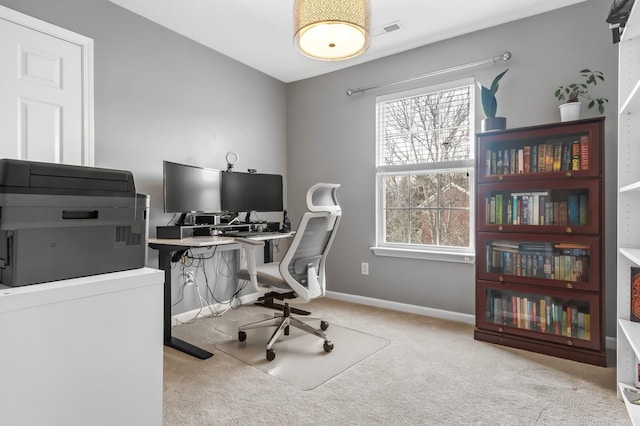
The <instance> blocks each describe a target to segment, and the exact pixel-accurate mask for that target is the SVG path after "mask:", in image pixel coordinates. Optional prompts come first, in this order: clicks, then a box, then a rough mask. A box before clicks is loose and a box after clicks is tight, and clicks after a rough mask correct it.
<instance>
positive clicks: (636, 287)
mask: <svg viewBox="0 0 640 426" xmlns="http://www.w3.org/2000/svg"><path fill="white" fill-rule="evenodd" d="M630 272H631V274H630V275H631V277H630V278H631V281H630V285H629V287H630V291H631V294H630V296H631V298H630V307H631V312H629V319H630V320H631V321H634V322H640V268H637V267H631V271H630Z"/></svg>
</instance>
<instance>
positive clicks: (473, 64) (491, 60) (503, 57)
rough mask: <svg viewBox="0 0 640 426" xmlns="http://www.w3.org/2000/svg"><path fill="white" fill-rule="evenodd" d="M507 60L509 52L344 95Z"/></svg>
mask: <svg viewBox="0 0 640 426" xmlns="http://www.w3.org/2000/svg"><path fill="white" fill-rule="evenodd" d="M509 59H511V52H504V53H503V54H502V55H498V56H492V57H490V58H487V59H482V60H480V61H476V62H469V63H468V64H462V65H457V66H455V67H451V68H445V69H442V70H437V71H431V72H428V73H426V74H421V75H416V76H414V77H408V78H403V79H400V80H394V81H390V82H387V83H380V84H374V85H371V86H366V87H360V88H359V89H347V92H346V93H347V96H351V95H353V94H354V93H364V92H365V91H367V90H371V89H377V88H379V87H384V86H390V85H392V84H398V83H406V82H409V81H414V80H419V79H421V78H427V77H433V76H434V75H440V74H446V73H448V72H453V71H459V70H463V69H465V68H471V67H477V66H478V65H484V64H490V63H496V62H498V61H508V60H509Z"/></svg>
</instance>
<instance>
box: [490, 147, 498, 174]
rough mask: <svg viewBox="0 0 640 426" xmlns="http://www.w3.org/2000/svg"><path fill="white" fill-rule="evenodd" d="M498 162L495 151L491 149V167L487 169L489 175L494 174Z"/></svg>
mask: <svg viewBox="0 0 640 426" xmlns="http://www.w3.org/2000/svg"><path fill="white" fill-rule="evenodd" d="M497 163H498V154H496V152H495V151H491V169H490V170H489V174H490V175H495V174H496V167H497Z"/></svg>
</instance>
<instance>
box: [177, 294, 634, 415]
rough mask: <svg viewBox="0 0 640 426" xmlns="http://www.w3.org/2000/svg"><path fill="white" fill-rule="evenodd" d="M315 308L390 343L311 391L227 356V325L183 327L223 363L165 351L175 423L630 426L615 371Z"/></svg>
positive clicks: (405, 322) (469, 335)
mask: <svg viewBox="0 0 640 426" xmlns="http://www.w3.org/2000/svg"><path fill="white" fill-rule="evenodd" d="M306 306H307V307H309V308H310V309H311V310H312V311H313V314H314V315H315V316H322V317H325V318H326V319H328V321H329V322H331V323H335V324H339V325H341V326H344V327H349V328H352V329H354V330H359V331H361V332H364V333H369V334H372V335H375V336H380V337H384V338H386V339H388V340H389V341H390V342H391V343H390V344H389V345H388V346H386V347H384V348H382V349H381V350H379V351H377V352H375V353H374V354H373V355H371V356H369V357H368V358H366V359H364V360H363V361H361V362H359V363H358V364H356V365H354V366H353V367H351V368H349V369H347V370H346V371H344V372H342V373H340V374H338V375H337V376H336V377H333V378H332V379H330V380H328V381H327V382H325V383H323V384H321V385H320V386H318V387H316V388H315V389H313V390H308V391H302V390H300V389H299V388H298V387H296V386H294V385H290V384H288V383H286V382H283V381H281V380H278V379H277V378H274V377H272V376H270V375H268V374H265V373H264V372H262V371H260V370H258V369H256V368H253V367H251V366H250V365H247V364H245V363H244V362H242V361H239V360H237V359H236V358H234V357H232V356H230V355H227V354H226V353H224V352H222V351H220V350H217V349H216V348H215V345H216V344H218V343H220V342H223V341H225V340H226V339H230V338H231V337H230V336H228V335H226V334H224V333H222V332H220V331H218V330H216V321H221V320H222V319H220V318H219V319H215V318H213V319H205V320H199V321H197V322H196V323H195V324H189V325H181V326H178V327H176V328H175V329H174V335H175V336H177V337H181V338H184V339H185V340H187V341H189V342H190V343H193V344H196V345H198V346H201V347H203V348H206V349H208V350H211V351H212V352H214V353H215V356H214V357H212V358H210V359H208V360H205V361H202V360H198V359H195V358H192V357H190V356H188V355H185V354H182V353H180V352H177V351H175V350H173V349H169V348H165V357H164V425H165V426H172V425H180V426H182V425H334V424H342V425H373V424H380V425H469V424H475V425H565V426H566V425H629V424H631V422H630V421H629V419H628V416H627V414H626V410H625V407H624V404H623V403H622V402H621V401H619V400H618V399H617V398H616V372H615V368H603V367H595V366H591V365H587V364H582V363H578V362H574V361H567V360H563V359H558V358H553V357H549V356H545V355H539V354H534V353H530V352H525V351H520V350H517V349H510V348H506V347H502V346H496V345H492V344H489V343H483V342H477V341H475V340H473V327H472V326H470V325H467V324H462V323H456V322H451V321H446V320H440V319H434V318H429V317H424V316H419V315H412V314H405V313H400V312H395V311H389V310H384V309H378V308H372V307H367V306H361V305H355V304H350V303H346V302H341V301H336V300H330V299H327V298H324V299H320V300H316V301H314V302H312V303H311V304H309V305H306ZM263 309H264V308H258V307H254V306H246V307H242V308H241V309H240V310H239V311H233V312H230V313H228V314H225V315H239V318H241V317H242V316H244V315H245V314H246V315H247V316H251V315H255V314H256V313H258V312H261V311H263ZM239 321H240V322H242V321H241V320H239Z"/></svg>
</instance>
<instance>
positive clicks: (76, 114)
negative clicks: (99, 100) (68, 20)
mask: <svg viewBox="0 0 640 426" xmlns="http://www.w3.org/2000/svg"><path fill="white" fill-rule="evenodd" d="M52 33H53V34H54V35H52ZM68 33H69V32H68V31H66V30H63V29H59V28H58V27H54V26H52V25H50V24H47V23H44V22H42V21H39V20H36V19H34V18H30V17H27V16H26V15H22V14H18V13H17V12H15V11H12V10H10V9H6V8H3V9H0V64H2V65H1V66H0V137H1V138H2V141H1V143H0V158H17V159H23V160H33V161H46V162H53V163H65V164H77V165H93V147H92V144H93V136H92V135H90V133H89V132H92V130H93V126H92V125H91V121H92V117H87V113H89V112H92V111H93V108H92V106H89V105H86V104H87V102H92V98H91V97H87V96H86V94H85V91H86V90H90V88H86V86H87V84H86V83H89V82H85V78H86V71H87V70H86V69H85V60H86V59H87V58H84V56H85V51H86V47H85V46H83V45H81V44H78V43H75V42H72V41H68V40H66V39H64V38H68V37H66V36H67V35H68ZM60 35H61V36H62V37H61V36H60ZM80 37H82V36H80ZM83 38H84V37H83ZM89 80H90V81H91V82H92V80H91V79H89ZM91 93H92V90H91ZM87 118H88V119H87ZM86 127H88V128H86Z"/></svg>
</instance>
